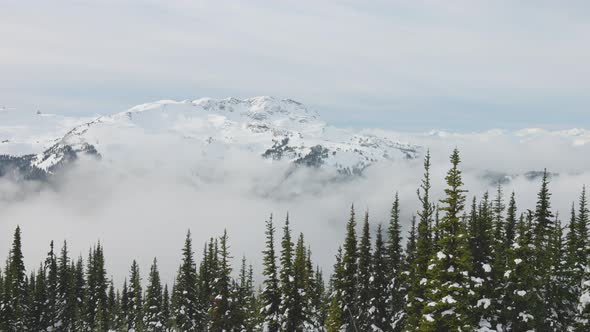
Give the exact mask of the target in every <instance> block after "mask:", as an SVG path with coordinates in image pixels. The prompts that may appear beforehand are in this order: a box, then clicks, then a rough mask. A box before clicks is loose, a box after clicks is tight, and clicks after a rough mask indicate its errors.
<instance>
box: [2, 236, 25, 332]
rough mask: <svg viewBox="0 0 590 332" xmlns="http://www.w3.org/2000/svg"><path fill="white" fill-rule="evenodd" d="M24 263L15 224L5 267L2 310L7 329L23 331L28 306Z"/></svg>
mask: <svg viewBox="0 0 590 332" xmlns="http://www.w3.org/2000/svg"><path fill="white" fill-rule="evenodd" d="M25 279H26V272H25V264H24V261H23V252H22V243H21V231H20V227H19V226H17V227H16V230H15V231H14V237H13V241H12V248H11V250H10V253H9V255H8V263H7V268H6V278H5V280H4V282H5V284H6V286H5V288H4V289H5V293H4V297H5V305H4V310H3V315H4V321H5V325H6V327H7V331H23V330H24V329H25V324H26V316H25V315H26V313H27V310H28V308H27V307H26V303H25V300H24V299H25V294H26V291H27V284H26V280H25Z"/></svg>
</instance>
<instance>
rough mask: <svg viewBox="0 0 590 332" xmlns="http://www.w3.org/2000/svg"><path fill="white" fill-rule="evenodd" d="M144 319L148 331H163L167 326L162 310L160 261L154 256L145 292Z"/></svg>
mask: <svg viewBox="0 0 590 332" xmlns="http://www.w3.org/2000/svg"><path fill="white" fill-rule="evenodd" d="M143 315H144V316H143V317H144V318H143V320H144V326H145V328H146V331H163V330H164V326H165V321H164V315H163V312H162V283H161V281H160V272H159V271H158V261H157V260H156V258H154V261H153V263H152V266H151V267H150V274H149V277H148V286H147V288H146V292H145V303H144V310H143Z"/></svg>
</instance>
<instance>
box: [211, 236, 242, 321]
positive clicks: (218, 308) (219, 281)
mask: <svg viewBox="0 0 590 332" xmlns="http://www.w3.org/2000/svg"><path fill="white" fill-rule="evenodd" d="M227 239H228V236H227V231H224V232H223V236H221V238H220V242H219V243H220V250H219V255H218V257H217V260H218V266H219V273H218V274H217V276H216V278H215V280H214V284H213V289H214V294H213V299H212V300H213V302H212V304H211V308H210V319H211V323H210V329H211V330H212V331H232V330H234V325H233V324H235V323H236V322H235V321H233V317H232V316H233V312H232V311H233V310H232V309H233V308H232V304H233V301H234V299H233V298H232V296H231V295H232V294H231V287H232V285H231V266H230V262H229V260H230V259H231V257H230V254H229V244H228V243H227Z"/></svg>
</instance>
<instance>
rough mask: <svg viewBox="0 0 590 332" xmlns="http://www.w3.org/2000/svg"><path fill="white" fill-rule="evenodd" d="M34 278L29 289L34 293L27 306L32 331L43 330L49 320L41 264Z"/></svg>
mask: <svg viewBox="0 0 590 332" xmlns="http://www.w3.org/2000/svg"><path fill="white" fill-rule="evenodd" d="M32 279H33V278H31V280H32ZM34 279H35V282H34V289H31V290H30V291H31V292H32V293H34V294H33V295H32V297H33V299H32V305H31V306H30V307H29V308H28V310H29V316H30V317H29V329H30V330H32V331H38V330H39V331H43V330H45V329H46V328H47V326H49V324H50V322H49V321H50V319H51V317H49V315H48V313H47V311H46V310H45V305H46V303H47V288H46V279H47V275H46V273H45V267H44V266H43V264H41V265H39V270H37V275H36V276H35V278H34Z"/></svg>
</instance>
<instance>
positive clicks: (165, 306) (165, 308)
mask: <svg viewBox="0 0 590 332" xmlns="http://www.w3.org/2000/svg"><path fill="white" fill-rule="evenodd" d="M170 316H171V312H170V294H169V292H168V285H167V284H164V291H163V292H162V321H163V322H164V331H168V330H169V329H170V325H171V324H170V319H171V317H170Z"/></svg>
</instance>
